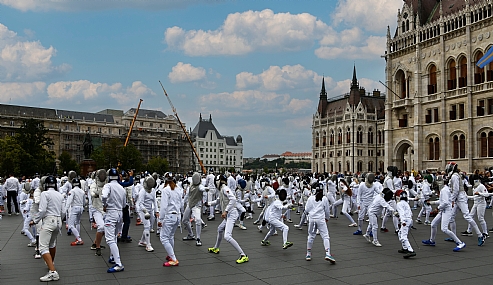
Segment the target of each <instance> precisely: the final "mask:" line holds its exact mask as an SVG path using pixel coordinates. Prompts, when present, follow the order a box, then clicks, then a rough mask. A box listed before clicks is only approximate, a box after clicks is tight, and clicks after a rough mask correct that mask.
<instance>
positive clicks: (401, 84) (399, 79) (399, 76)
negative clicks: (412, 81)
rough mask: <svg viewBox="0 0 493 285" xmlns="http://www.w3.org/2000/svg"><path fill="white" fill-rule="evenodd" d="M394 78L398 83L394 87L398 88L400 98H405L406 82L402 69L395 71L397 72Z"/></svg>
mask: <svg viewBox="0 0 493 285" xmlns="http://www.w3.org/2000/svg"><path fill="white" fill-rule="evenodd" d="M395 80H396V83H397V85H398V88H396V89H397V90H399V93H400V94H399V96H400V97H401V98H406V97H407V84H406V83H407V82H406V75H405V74H404V71H402V70H399V71H397V73H396V74H395ZM396 99H399V98H396Z"/></svg>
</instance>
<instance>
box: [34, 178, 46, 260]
mask: <svg viewBox="0 0 493 285" xmlns="http://www.w3.org/2000/svg"><path fill="white" fill-rule="evenodd" d="M46 177H47V176H43V177H41V179H40V180H39V184H38V187H37V188H36V189H34V192H33V204H32V206H31V219H34V217H35V216H36V215H38V213H39V202H40V200H41V192H43V191H44V183H45V180H46ZM41 224H42V222H39V223H37V224H35V227H34V228H35V230H36V233H35V236H36V248H35V249H34V258H35V259H40V258H41V252H40V251H39V232H40V231H41Z"/></svg>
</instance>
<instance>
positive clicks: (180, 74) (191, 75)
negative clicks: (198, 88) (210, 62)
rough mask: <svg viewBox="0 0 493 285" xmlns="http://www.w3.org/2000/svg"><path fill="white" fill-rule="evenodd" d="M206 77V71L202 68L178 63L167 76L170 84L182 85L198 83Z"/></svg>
mask: <svg viewBox="0 0 493 285" xmlns="http://www.w3.org/2000/svg"><path fill="white" fill-rule="evenodd" d="M205 77H206V71H205V69H204V68H202V67H194V66H192V65H191V64H190V63H183V62H178V63H177V64H176V65H175V66H173V68H172V69H171V72H170V73H169V74H168V78H169V81H170V82H171V83H183V82H192V81H199V80H202V79H204V78H205Z"/></svg>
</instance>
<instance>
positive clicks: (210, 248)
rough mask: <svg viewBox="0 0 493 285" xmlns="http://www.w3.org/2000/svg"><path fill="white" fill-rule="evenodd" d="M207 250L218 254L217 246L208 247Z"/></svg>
mask: <svg viewBox="0 0 493 285" xmlns="http://www.w3.org/2000/svg"><path fill="white" fill-rule="evenodd" d="M209 252H210V253H215V254H218V253H219V248H217V247H209Z"/></svg>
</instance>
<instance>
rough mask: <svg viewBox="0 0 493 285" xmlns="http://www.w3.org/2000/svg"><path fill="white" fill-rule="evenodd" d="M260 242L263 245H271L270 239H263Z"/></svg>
mask: <svg viewBox="0 0 493 285" xmlns="http://www.w3.org/2000/svg"><path fill="white" fill-rule="evenodd" d="M260 244H261V245H263V246H269V245H270V241H268V240H262V241H261V242H260Z"/></svg>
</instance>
